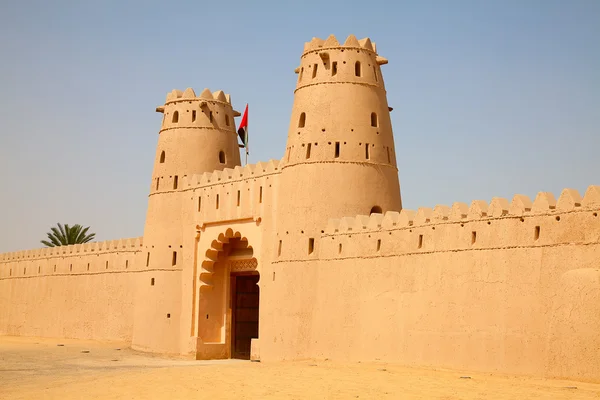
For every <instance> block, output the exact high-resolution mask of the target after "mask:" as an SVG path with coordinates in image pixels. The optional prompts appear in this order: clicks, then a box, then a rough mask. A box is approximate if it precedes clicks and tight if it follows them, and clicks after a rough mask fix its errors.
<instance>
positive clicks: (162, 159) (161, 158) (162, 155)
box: [160, 151, 165, 164]
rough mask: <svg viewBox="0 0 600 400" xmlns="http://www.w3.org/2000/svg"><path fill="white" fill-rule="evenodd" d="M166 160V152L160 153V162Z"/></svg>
mask: <svg viewBox="0 0 600 400" xmlns="http://www.w3.org/2000/svg"><path fill="white" fill-rule="evenodd" d="M164 162H165V152H164V151H163V152H162V153H160V163H161V164H163V163H164Z"/></svg>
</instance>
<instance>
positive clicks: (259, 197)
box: [258, 186, 262, 203]
mask: <svg viewBox="0 0 600 400" xmlns="http://www.w3.org/2000/svg"><path fill="white" fill-rule="evenodd" d="M258 202H259V203H262V186H261V187H260V188H259V189H258Z"/></svg>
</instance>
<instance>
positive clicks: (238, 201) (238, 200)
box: [237, 190, 242, 207]
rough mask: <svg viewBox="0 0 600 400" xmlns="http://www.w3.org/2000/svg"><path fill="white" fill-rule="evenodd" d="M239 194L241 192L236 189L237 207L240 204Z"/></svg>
mask: <svg viewBox="0 0 600 400" xmlns="http://www.w3.org/2000/svg"><path fill="white" fill-rule="evenodd" d="M241 195H242V194H241V193H240V191H239V190H238V191H237V206H238V207H239V206H240V197H241Z"/></svg>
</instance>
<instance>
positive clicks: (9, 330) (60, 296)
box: [0, 238, 142, 341]
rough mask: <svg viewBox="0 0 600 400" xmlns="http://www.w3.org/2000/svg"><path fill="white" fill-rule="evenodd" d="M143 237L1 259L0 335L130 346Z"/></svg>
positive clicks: (6, 254) (25, 252) (14, 254)
mask: <svg viewBox="0 0 600 400" xmlns="http://www.w3.org/2000/svg"><path fill="white" fill-rule="evenodd" d="M141 246H142V240H141V238H136V239H121V240H113V241H106V242H94V243H86V244H83V245H73V246H62V247H55V248H44V249H37V250H28V251H21V252H13V253H5V254H0V335H15V336H42V337H60V338H76V339H107V340H123V341H130V340H131V334H132V325H133V298H134V296H133V294H134V291H135V286H136V285H135V277H136V275H137V274H136V273H137V272H138V271H139V268H138V267H139V257H140V255H141Z"/></svg>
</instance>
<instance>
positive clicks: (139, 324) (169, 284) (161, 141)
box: [133, 88, 240, 353]
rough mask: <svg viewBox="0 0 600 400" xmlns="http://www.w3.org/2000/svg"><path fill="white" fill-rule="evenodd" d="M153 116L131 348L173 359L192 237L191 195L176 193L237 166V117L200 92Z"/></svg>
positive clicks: (177, 98)
mask: <svg viewBox="0 0 600 400" xmlns="http://www.w3.org/2000/svg"><path fill="white" fill-rule="evenodd" d="M156 111H158V112H161V113H163V114H164V117H163V121H162V126H161V129H160V132H159V137H158V144H157V147H156V158H155V160H154V171H153V173H152V184H151V187H150V195H149V198H148V211H147V214H146V225H145V228H144V249H145V252H146V253H145V254H144V264H143V266H142V268H143V269H146V271H145V272H144V273H142V274H138V279H140V281H139V284H138V291H137V293H136V307H135V315H134V332H133V346H134V347H135V348H138V349H149V350H153V351H163V352H175V353H176V352H178V351H179V350H180V349H179V347H178V346H179V343H177V341H174V340H173V339H172V338H174V337H178V335H179V328H180V327H179V323H180V319H179V313H180V309H181V290H182V289H181V287H182V286H181V285H182V283H181V273H182V270H183V266H184V265H185V264H188V261H189V260H190V259H193V246H192V245H190V242H193V232H192V233H190V231H189V225H190V224H189V221H182V211H183V210H182V207H183V206H187V207H189V193H187V192H182V191H181V190H180V189H182V188H180V185H181V181H182V179H183V178H184V177H186V176H191V175H194V174H201V173H203V172H212V171H214V170H223V169H224V168H234V167H235V166H238V165H240V152H239V147H238V139H237V133H236V130H235V123H234V119H233V118H234V117H235V116H238V115H239V113H238V112H237V111H234V110H233V109H232V107H231V99H230V97H229V95H226V94H225V93H223V92H222V91H220V90H219V91H217V92H214V93H211V92H210V90H208V89H204V91H203V92H202V93H201V94H200V96H198V97H197V96H196V94H195V93H194V91H193V90H192V89H190V88H188V89H186V90H185V91H184V92H181V91H179V90H173V91H172V92H170V93H169V94H167V100H166V102H165V104H164V105H163V106H160V107H158V108H157V109H156ZM186 196H188V197H186ZM186 199H187V202H186ZM185 222H188V223H187V224H184V223H185ZM186 228H187V230H186Z"/></svg>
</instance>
